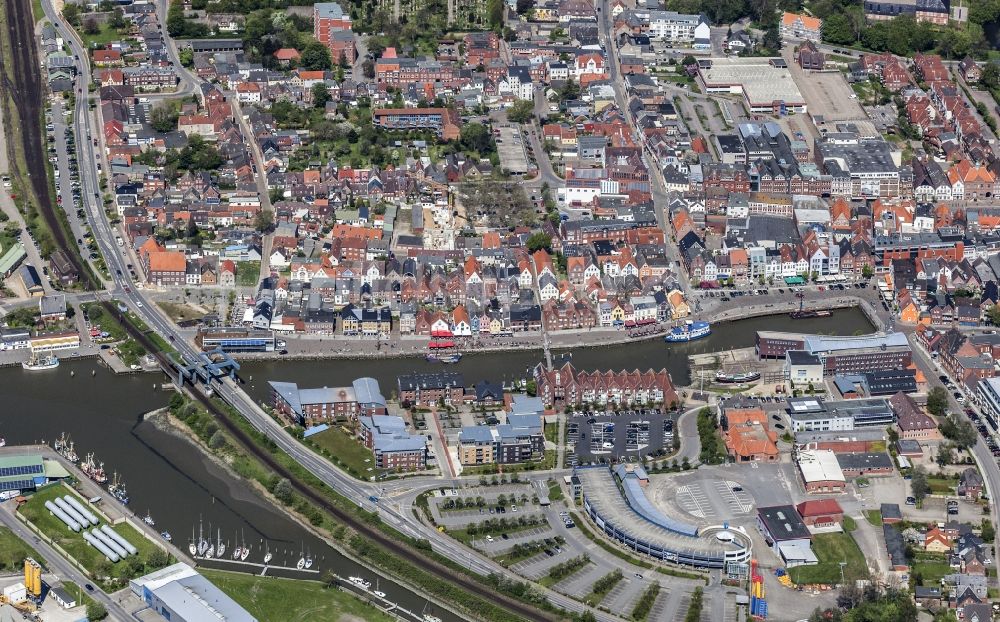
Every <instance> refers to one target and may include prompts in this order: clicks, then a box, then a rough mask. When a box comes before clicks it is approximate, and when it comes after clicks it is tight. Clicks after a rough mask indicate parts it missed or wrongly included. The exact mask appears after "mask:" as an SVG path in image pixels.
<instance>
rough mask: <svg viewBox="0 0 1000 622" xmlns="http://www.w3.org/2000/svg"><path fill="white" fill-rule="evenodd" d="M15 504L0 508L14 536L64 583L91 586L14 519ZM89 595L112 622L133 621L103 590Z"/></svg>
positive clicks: (53, 551) (87, 578)
mask: <svg viewBox="0 0 1000 622" xmlns="http://www.w3.org/2000/svg"><path fill="white" fill-rule="evenodd" d="M13 503H14V502H13V501H8V502H6V503H4V504H3V505H2V507H0V522H2V523H3V524H4V526H5V527H7V528H8V529H10V530H11V531H12V532H14V535H16V536H17V537H18V538H20V539H21V540H24V541H25V542H26V543H28V545H29V546H31V547H32V548H34V549H35V550H36V551H37V552H38V554H39V555H41V556H42V558H43V559H44V560H45V568H46V570H48V571H49V572H52V573H55V574H56V575H57V576H59V578H60V579H62V580H64V581H72V582H74V583H76V584H77V585H79V586H80V587H83V586H85V585H90V578H89V577H87V576H86V575H84V574H83V573H82V572H80V571H79V570H78V569H77V568H76V566H73V565H72V564H70V563H69V562H68V561H66V560H65V559H64V558H63V556H62V555H60V554H59V553H58V552H56V550H55V549H54V548H52V547H51V546H49V545H48V543H47V542H45V541H44V540H42V539H41V538H39V537H37V536H35V533H34V532H33V531H31V530H30V529H28V528H27V527H25V526H24V523H22V522H21V521H19V520H17V519H16V518H14V515H13ZM88 595H89V596H90V597H91V598H93V599H94V600H96V601H98V602H100V603H101V604H103V605H104V607H105V609H107V610H108V614H109V615H110V617H111V619H112V620H116V621H119V622H124V621H125V620H130V619H132V616H131V614H130V613H129V612H128V611H126V610H125V609H124V608H122V606H121V605H119V604H118V601H116V600H115V599H114V598H112V597H111V596H109V595H108V594H105V593H104V592H103V591H102V590H101V589H99V588H95V589H94V591H93V592H88Z"/></svg>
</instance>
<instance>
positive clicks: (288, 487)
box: [271, 478, 293, 505]
mask: <svg viewBox="0 0 1000 622" xmlns="http://www.w3.org/2000/svg"><path fill="white" fill-rule="evenodd" d="M271 492H273V493H274V496H275V497H277V499H278V501H281V502H282V503H284V504H285V505H288V504H289V503H291V502H292V499H293V491H292V483H291V482H290V481H288V480H287V479H285V478H282V479H279V480H278V481H277V482H276V483H275V484H274V490H272V491H271Z"/></svg>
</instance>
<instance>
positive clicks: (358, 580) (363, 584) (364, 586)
mask: <svg viewBox="0 0 1000 622" xmlns="http://www.w3.org/2000/svg"><path fill="white" fill-rule="evenodd" d="M347 579H348V580H349V581H350V582H351V583H353V584H354V585H356V586H358V587H360V588H361V589H363V590H367V589H368V588H370V587H371V586H372V584H371V583H369V582H368V581H365V580H364V579H362V578H361V577H348V578H347Z"/></svg>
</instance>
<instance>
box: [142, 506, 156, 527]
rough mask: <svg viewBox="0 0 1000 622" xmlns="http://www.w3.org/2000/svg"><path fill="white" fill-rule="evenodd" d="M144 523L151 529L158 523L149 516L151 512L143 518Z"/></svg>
mask: <svg viewBox="0 0 1000 622" xmlns="http://www.w3.org/2000/svg"><path fill="white" fill-rule="evenodd" d="M142 522H144V523H146V524H147V525H149V526H150V527H153V526H154V525H156V521H155V520H153V517H152V516H150V515H149V510H146V515H145V516H143V517H142Z"/></svg>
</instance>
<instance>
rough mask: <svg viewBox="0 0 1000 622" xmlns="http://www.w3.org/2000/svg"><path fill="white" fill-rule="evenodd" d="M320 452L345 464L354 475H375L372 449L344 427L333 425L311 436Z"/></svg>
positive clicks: (310, 438)
mask: <svg viewBox="0 0 1000 622" xmlns="http://www.w3.org/2000/svg"><path fill="white" fill-rule="evenodd" d="M308 440H309V442H311V443H312V444H313V445H314V446H315V447H318V448H319V449H320V453H321V454H323V455H324V456H325V457H327V458H329V459H330V460H332V461H333V462H334V463H336V464H339V465H341V466H343V467H344V468H345V469H347V471H348V472H349V473H350V474H351V475H353V476H354V477H359V478H365V479H367V478H369V477H372V476H374V475H375V473H376V471H377V469H375V457H374V456H373V455H372V452H371V450H369V449H368V448H367V447H365V446H364V445H362V444H361V443H360V442H359V441H358V440H357V439H356V438H354V437H353V436H351V435H350V434H348V433H347V432H345V431H344V430H343V429H342V428H339V427H332V428H330V429H328V430H323V431H322V432H320V433H319V434H313V435H312V436H310V437H309V439H308Z"/></svg>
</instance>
